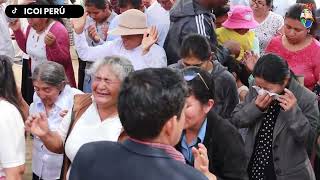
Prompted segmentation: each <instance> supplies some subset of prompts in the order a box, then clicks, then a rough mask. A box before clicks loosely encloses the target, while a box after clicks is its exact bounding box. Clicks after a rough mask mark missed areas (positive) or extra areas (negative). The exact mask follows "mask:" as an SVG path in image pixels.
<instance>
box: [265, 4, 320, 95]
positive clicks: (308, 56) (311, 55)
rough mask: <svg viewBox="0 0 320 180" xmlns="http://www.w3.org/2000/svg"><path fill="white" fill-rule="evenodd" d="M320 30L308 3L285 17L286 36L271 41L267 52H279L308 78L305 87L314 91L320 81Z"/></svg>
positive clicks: (290, 10)
mask: <svg viewBox="0 0 320 180" xmlns="http://www.w3.org/2000/svg"><path fill="white" fill-rule="evenodd" d="M316 28H317V22H316V18H315V16H314V12H313V11H312V9H310V7H308V6H307V5H304V4H295V5H293V6H291V7H290V9H289V10H288V12H287V13H286V16H285V21H284V35H280V36H277V37H275V38H273V39H272V40H271V42H270V43H269V45H268V46H267V48H266V52H270V53H276V54H277V55H279V56H280V57H282V58H283V59H284V60H286V61H287V62H288V64H289V67H290V69H292V71H293V72H294V73H295V74H296V75H297V76H302V77H303V78H304V85H305V86H306V87H307V88H308V89H310V90H313V89H314V87H315V86H316V85H317V82H319V74H320V43H319V41H317V40H316V39H315V38H314V37H313V35H314V33H315V30H316Z"/></svg>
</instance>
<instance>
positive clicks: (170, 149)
mask: <svg viewBox="0 0 320 180" xmlns="http://www.w3.org/2000/svg"><path fill="white" fill-rule="evenodd" d="M130 140H132V141H134V142H136V143H140V144H144V145H148V146H151V147H154V148H158V149H161V150H164V151H165V152H166V153H167V154H168V155H169V157H171V158H172V159H175V160H177V161H180V162H182V163H186V161H185V159H184V156H183V155H182V154H181V153H180V152H179V151H177V150H176V149H175V148H174V147H172V146H170V145H166V144H160V143H150V142H146V141H140V140H137V139H133V138H130Z"/></svg>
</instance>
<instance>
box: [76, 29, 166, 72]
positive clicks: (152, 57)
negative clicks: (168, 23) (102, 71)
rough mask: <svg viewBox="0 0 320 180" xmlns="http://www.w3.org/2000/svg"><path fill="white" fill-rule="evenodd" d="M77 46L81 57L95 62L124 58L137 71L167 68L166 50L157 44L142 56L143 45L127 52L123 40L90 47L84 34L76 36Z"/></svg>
mask: <svg viewBox="0 0 320 180" xmlns="http://www.w3.org/2000/svg"><path fill="white" fill-rule="evenodd" d="M74 38H75V46H76V49H77V52H78V54H79V57H80V58H81V59H86V60H87V61H91V62H94V61H96V60H98V59H102V58H105V57H107V56H114V55H115V56H123V57H125V58H127V59H128V60H129V61H131V63H132V65H133V67H134V69H135V70H140V69H144V68H161V67H166V66H167V57H166V53H165V51H164V49H163V48H162V47H160V46H158V45H156V44H154V45H152V46H151V48H150V50H149V52H148V53H147V54H145V55H142V47H141V45H140V46H138V47H136V48H134V49H132V50H127V49H125V48H124V45H123V42H122V39H116V40H114V41H107V42H105V43H103V44H102V45H98V46H95V47H89V46H88V44H87V43H86V37H85V35H84V33H81V34H76V33H75V35H74Z"/></svg>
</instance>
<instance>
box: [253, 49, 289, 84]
mask: <svg viewBox="0 0 320 180" xmlns="http://www.w3.org/2000/svg"><path fill="white" fill-rule="evenodd" d="M252 75H253V76H254V77H259V78H262V79H264V80H265V81H268V82H270V83H273V84H280V85H282V84H283V83H284V81H285V79H286V78H288V77H289V78H290V77H291V71H290V69H289V66H288V63H287V62H286V61H285V60H283V59H282V58H281V57H280V56H278V55H275V54H272V53H271V54H266V55H263V56H261V57H260V58H259V59H258V61H257V63H256V65H255V66H254V69H253V71H252Z"/></svg>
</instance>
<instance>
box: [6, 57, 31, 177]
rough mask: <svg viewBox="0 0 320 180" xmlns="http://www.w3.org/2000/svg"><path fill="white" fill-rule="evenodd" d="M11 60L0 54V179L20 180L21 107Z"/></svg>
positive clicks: (22, 157) (22, 159)
mask: <svg viewBox="0 0 320 180" xmlns="http://www.w3.org/2000/svg"><path fill="white" fill-rule="evenodd" d="M11 62H12V60H11V59H10V58H9V57H7V56H4V55H0V82H1V83H0V114H1V118H0V137H1V143H0V180H11V179H14V180H20V179H22V175H23V173H24V170H25V166H24V164H25V137H24V124H23V111H22V109H21V108H20V107H21V105H20V100H19V95H18V91H17V85H16V81H15V78H14V74H13V70H12V63H11Z"/></svg>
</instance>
